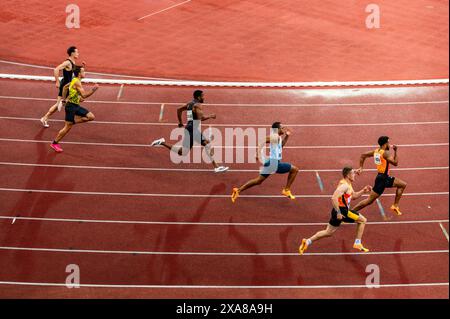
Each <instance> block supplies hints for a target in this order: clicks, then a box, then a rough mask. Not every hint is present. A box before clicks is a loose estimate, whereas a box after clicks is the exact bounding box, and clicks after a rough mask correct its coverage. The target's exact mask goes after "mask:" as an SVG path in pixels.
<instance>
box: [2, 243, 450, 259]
mask: <svg viewBox="0 0 450 319" xmlns="http://www.w3.org/2000/svg"><path fill="white" fill-rule="evenodd" d="M0 250H16V251H17V250H19V251H43V252H59V253H92V254H126V255H132V254H135V255H177V256H180V255H181V256H297V257H299V258H301V257H302V256H300V255H299V254H298V253H250V252H247V253H238V252H234V253H228V252H187V251H182V252H177V251H132V250H99V249H62V248H37V247H8V246H1V247H0ZM448 252H449V251H448V249H447V250H411V251H372V252H368V253H361V252H340V253H305V254H304V256H355V255H360V256H366V255H416V254H447V253H448Z"/></svg>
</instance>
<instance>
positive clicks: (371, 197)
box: [351, 191, 380, 212]
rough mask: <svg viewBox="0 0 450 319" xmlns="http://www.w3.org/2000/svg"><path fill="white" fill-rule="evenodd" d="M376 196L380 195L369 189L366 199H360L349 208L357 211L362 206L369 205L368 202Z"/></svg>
mask: <svg viewBox="0 0 450 319" xmlns="http://www.w3.org/2000/svg"><path fill="white" fill-rule="evenodd" d="M378 197H380V195H378V194H377V193H375V192H374V191H371V192H370V195H369V197H368V198H367V199H365V200H362V201H360V202H359V203H358V204H356V206H355V207H353V208H352V209H351V210H352V211H355V212H357V211H359V210H361V209H363V208H364V207H366V206H369V205H370V204H372V203H373V202H374V201H375V200H376V199H377V198H378Z"/></svg>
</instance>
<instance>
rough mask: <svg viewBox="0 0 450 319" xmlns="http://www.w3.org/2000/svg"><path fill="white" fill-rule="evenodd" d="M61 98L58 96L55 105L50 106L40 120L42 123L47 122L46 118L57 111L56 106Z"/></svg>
mask: <svg viewBox="0 0 450 319" xmlns="http://www.w3.org/2000/svg"><path fill="white" fill-rule="evenodd" d="M61 100H62V97H60V96H58V98H57V100H56V104H54V105H52V106H51V107H50V108H49V109H48V112H47V113H46V114H45V115H44V117H43V118H42V119H43V120H44V121H47V120H48V118H49V117H50V116H52V114H53V113H55V112H56V110H57V109H58V104H59V102H61Z"/></svg>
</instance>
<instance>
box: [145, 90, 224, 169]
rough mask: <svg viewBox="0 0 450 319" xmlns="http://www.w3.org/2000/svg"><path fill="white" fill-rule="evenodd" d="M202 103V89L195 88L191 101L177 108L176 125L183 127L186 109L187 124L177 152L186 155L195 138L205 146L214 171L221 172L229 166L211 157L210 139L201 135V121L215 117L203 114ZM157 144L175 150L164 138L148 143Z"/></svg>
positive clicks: (214, 116)
mask: <svg viewBox="0 0 450 319" xmlns="http://www.w3.org/2000/svg"><path fill="white" fill-rule="evenodd" d="M202 103H204V96H203V91H201V90H196V91H194V99H193V100H192V101H191V102H189V103H187V104H185V105H184V106H182V107H180V108H178V109H177V116H178V127H183V120H182V118H181V116H182V114H183V112H184V111H186V114H187V124H186V127H185V130H184V138H183V146H182V147H179V148H178V151H177V152H178V155H180V156H181V155H183V154H184V155H186V154H187V153H188V152H189V150H191V149H192V146H193V145H194V138H195V141H196V142H197V143H200V145H202V146H203V147H204V148H205V150H206V153H207V154H208V156H209V157H210V159H211V161H212V164H213V166H214V172H215V173H222V172H225V171H227V170H228V169H229V168H228V167H225V166H219V165H217V163H216V161H215V160H214V159H213V157H212V155H213V154H212V150H211V146H210V143H211V141H209V140H208V139H207V138H205V137H204V136H203V134H202V133H201V125H200V124H201V122H202V121H206V120H209V119H215V118H216V115H215V114H211V115H208V116H205V115H204V114H203V108H202V105H201V104H202ZM194 128H195V129H194ZM158 145H162V146H164V147H165V148H167V149H169V150H170V151H174V152H175V150H176V148H175V147H174V146H173V145H171V144H169V143H166V140H165V139H164V138H160V139H158V140H155V141H153V142H152V143H151V144H150V146H158Z"/></svg>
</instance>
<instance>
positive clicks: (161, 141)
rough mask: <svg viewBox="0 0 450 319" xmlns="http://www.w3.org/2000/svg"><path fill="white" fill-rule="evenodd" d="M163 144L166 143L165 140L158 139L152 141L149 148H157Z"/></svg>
mask: <svg viewBox="0 0 450 319" xmlns="http://www.w3.org/2000/svg"><path fill="white" fill-rule="evenodd" d="M165 142H166V140H165V139H164V138H160V139H159V140H154V141H153V142H152V144H150V146H158V145H161V144H162V143H165Z"/></svg>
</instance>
